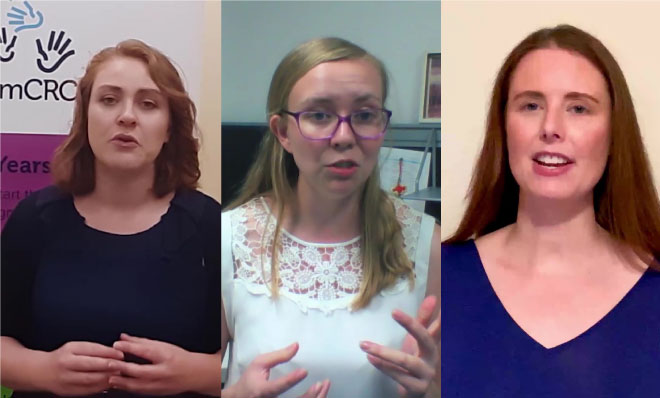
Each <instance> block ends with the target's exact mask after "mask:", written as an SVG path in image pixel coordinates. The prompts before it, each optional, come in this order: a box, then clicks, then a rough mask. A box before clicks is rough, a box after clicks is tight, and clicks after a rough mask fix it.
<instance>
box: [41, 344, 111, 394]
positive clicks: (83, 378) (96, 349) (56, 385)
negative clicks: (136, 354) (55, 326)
mask: <svg viewBox="0 0 660 398" xmlns="http://www.w3.org/2000/svg"><path fill="white" fill-rule="evenodd" d="M46 358H47V359H46V361H45V362H46V364H45V367H46V368H45V370H44V372H43V375H44V377H46V380H45V383H46V384H45V388H46V389H47V390H48V391H50V392H53V393H55V394H57V395H62V396H69V397H71V396H82V395H90V394H96V393H99V392H101V391H103V390H107V389H108V388H109V386H110V384H109V382H108V380H109V378H110V377H111V376H112V375H113V374H114V373H115V371H113V370H112V369H111V367H110V364H112V363H114V362H118V361H121V360H122V359H123V358H124V355H123V354H122V353H121V351H118V350H115V349H114V348H111V347H107V346H104V345H102V344H98V343H90V342H85V341H72V342H69V343H66V344H64V345H63V346H62V347H60V348H58V349H57V350H55V351H52V352H50V353H48V356H47V357H46Z"/></svg>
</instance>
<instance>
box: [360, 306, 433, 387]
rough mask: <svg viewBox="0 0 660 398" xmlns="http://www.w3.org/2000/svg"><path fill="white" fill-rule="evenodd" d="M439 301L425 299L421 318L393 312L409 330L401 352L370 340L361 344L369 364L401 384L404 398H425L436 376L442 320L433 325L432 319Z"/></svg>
mask: <svg viewBox="0 0 660 398" xmlns="http://www.w3.org/2000/svg"><path fill="white" fill-rule="evenodd" d="M436 302H437V300H436V298H435V297H434V296H429V297H427V298H426V299H424V301H423V302H422V304H421V305H420V307H419V311H418V313H417V319H413V318H412V317H411V316H409V315H407V314H405V313H403V312H401V311H399V310H394V311H393V312H392V318H394V320H395V321H397V322H398V323H399V324H400V325H401V326H403V327H404V328H405V329H406V330H407V331H408V334H407V335H406V337H405V338H404V340H403V345H402V347H401V350H400V351H399V350H394V349H392V348H389V347H385V346H382V345H379V344H375V343H372V342H369V341H363V342H362V343H360V348H362V350H364V351H365V352H367V353H368V355H367V359H368V360H369V362H371V364H372V365H374V366H375V367H376V368H378V369H379V370H380V371H381V372H383V373H385V374H386V375H388V376H389V377H391V378H392V379H394V380H395V381H396V382H397V383H399V395H400V396H401V397H405V398H413V397H415V398H417V397H420V398H421V397H423V396H424V394H426V392H427V391H428V390H429V387H430V385H431V382H432V380H433V378H434V377H435V369H436V366H437V364H438V361H439V360H440V350H439V348H438V342H437V339H439V337H440V319H439V318H438V319H436V320H435V321H434V322H433V323H431V316H432V314H433V310H434V308H435V305H436ZM429 323H431V325H429Z"/></svg>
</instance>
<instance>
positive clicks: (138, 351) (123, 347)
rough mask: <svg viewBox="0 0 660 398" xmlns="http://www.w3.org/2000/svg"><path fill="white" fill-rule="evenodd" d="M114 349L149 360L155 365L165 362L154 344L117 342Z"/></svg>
mask: <svg viewBox="0 0 660 398" xmlns="http://www.w3.org/2000/svg"><path fill="white" fill-rule="evenodd" d="M112 347H113V348H115V349H117V350H119V351H121V352H123V353H129V354H133V355H136V356H138V357H140V358H144V359H147V360H149V361H151V362H152V363H154V364H156V363H160V362H162V361H163V356H162V355H161V352H160V351H159V350H158V349H156V348H155V347H154V346H153V344H149V343H145V342H134V341H115V342H114V343H113V344H112Z"/></svg>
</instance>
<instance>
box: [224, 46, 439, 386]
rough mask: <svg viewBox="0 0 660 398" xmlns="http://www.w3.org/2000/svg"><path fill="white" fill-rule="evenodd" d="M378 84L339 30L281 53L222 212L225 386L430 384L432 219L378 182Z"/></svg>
mask: <svg viewBox="0 0 660 398" xmlns="http://www.w3.org/2000/svg"><path fill="white" fill-rule="evenodd" d="M386 98H387V74H386V72H385V68H384V66H383V64H382V63H381V62H380V61H379V60H378V59H376V58H375V57H374V56H373V55H371V54H369V53H367V52H366V51H365V50H364V49H362V48H360V47H358V46H357V45H355V44H353V43H350V42H348V41H346V40H342V39H337V38H323V39H315V40H310V41H308V42H306V43H303V44H301V45H300V46H298V47H296V48H295V49H294V50H293V51H291V52H290V53H289V54H288V55H286V56H285V57H284V59H283V60H282V61H281V62H280V64H279V66H278V67H277V69H276V71H275V73H274V75H273V78H272V80H271V85H270V91H269V94H268V122H269V127H270V130H269V131H268V132H267V133H266V135H265V136H264V138H263V140H262V143H261V147H260V150H259V152H258V155H257V158H256V160H255V161H254V163H253V165H252V167H251V169H250V170H249V172H248V176H247V177H246V180H245V183H244V185H243V187H242V189H241V191H240V193H239V195H238V198H237V199H235V200H234V202H233V203H231V204H230V205H229V210H228V211H226V212H224V213H223V215H222V240H223V243H222V256H223V258H222V266H221V268H222V275H223V278H222V303H223V306H222V308H223V316H222V352H223V354H224V352H225V347H226V344H227V343H228V342H229V341H231V342H232V349H231V356H230V360H229V376H228V380H227V381H226V382H225V389H224V390H223V393H222V396H223V397H227V398H231V397H241V398H243V397H245V398H257V397H275V396H282V397H304V398H317V397H318V398H326V397H332V398H344V397H361V398H388V397H436V396H438V393H439V391H438V390H437V388H434V386H433V384H434V381H433V380H434V378H437V377H438V376H439V372H438V366H439V347H438V343H437V339H438V338H439V328H440V323H439V319H437V313H438V308H437V305H436V303H437V297H438V294H439V287H440V286H439V276H440V275H439V274H440V273H439V257H440V256H439V248H440V244H439V243H440V242H439V236H440V235H439V228H438V227H437V226H436V225H435V223H434V220H433V218H432V217H430V216H427V215H423V214H421V213H418V212H416V211H415V210H413V209H411V208H410V207H408V206H407V205H406V204H404V203H403V202H402V201H400V200H398V199H395V198H393V197H391V196H389V195H388V194H386V193H385V192H384V191H383V190H382V189H381V188H380V183H379V177H378V167H377V161H378V151H379V149H380V147H381V145H382V142H383V136H384V134H385V133H386V129H387V126H388V123H389V120H390V116H391V112H390V111H389V110H387V109H385V100H386ZM433 295H434V296H433ZM425 297H426V298H425ZM415 313H416V314H417V318H416V319H415V318H413V317H411V316H410V315H407V314H415ZM392 318H394V319H392ZM397 323H398V324H397ZM275 365H278V366H277V367H275ZM305 378H307V379H306V380H304V381H303V379H305Z"/></svg>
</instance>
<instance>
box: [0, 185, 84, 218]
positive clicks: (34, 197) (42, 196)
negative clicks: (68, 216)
mask: <svg viewBox="0 0 660 398" xmlns="http://www.w3.org/2000/svg"><path fill="white" fill-rule="evenodd" d="M72 200H73V198H72V196H71V195H69V194H67V193H65V192H63V191H61V190H60V189H59V188H57V187H56V186H54V185H51V186H48V187H46V188H43V189H40V190H38V191H34V192H32V193H31V194H30V195H28V196H27V197H26V198H24V199H23V200H21V201H20V202H18V205H16V208H15V209H14V210H13V211H12V213H11V217H10V219H9V221H11V220H18V221H22V222H25V221H36V220H38V219H39V218H40V216H41V215H42V213H43V212H44V211H45V210H46V209H48V208H50V207H51V206H53V205H58V204H68V203H71V201H72ZM9 221H8V222H9Z"/></svg>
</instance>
